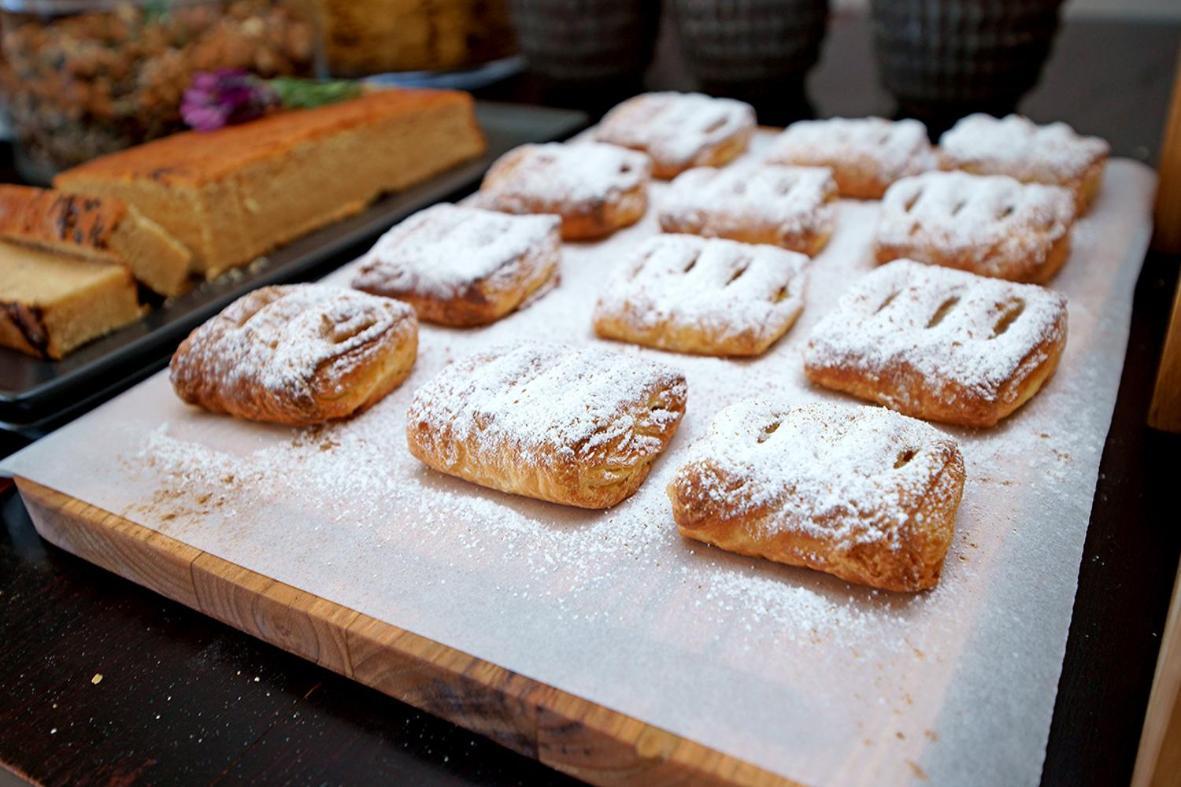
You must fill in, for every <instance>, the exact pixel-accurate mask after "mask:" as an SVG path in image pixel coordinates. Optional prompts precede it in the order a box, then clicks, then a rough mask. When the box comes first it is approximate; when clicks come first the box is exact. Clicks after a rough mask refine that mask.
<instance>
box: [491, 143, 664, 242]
mask: <svg viewBox="0 0 1181 787" xmlns="http://www.w3.org/2000/svg"><path fill="white" fill-rule="evenodd" d="M651 173H652V165H651V162H650V160H649V159H648V157H647V156H645V155H644V154H642V153H637V152H636V151H633V150H626V149H624V148H619V147H615V146H614V145H602V144H598V143H583V144H573V145H562V144H558V143H551V144H546V145H522V146H520V147H518V148H515V149H513V150H510V151H509V152H508V153H505V154H504V155H503V156H501V157H500V158H499V159H497V160H496V163H494V164H493V165H492V167H491V169H489V170H488V173H487V174H486V175H485V176H484V182H483V184H482V185H481V187H480V192H479V194H477V195H476V197H475V198H474V204H475V205H476V206H477V207H481V208H487V209H489V210H498V211H501V212H503V213H526V214H527V213H551V214H555V215H558V216H561V218H562V239H563V240H596V239H599V238H603V237H606V236H608V235H610V234H612V233H613V232H615V231H616V230H619V229H622V228H623V227H629V226H631V225H632V224H635V223H636V222H637V221H639V220H640V219H641V218H643V216H644V213H645V212H646V211H647V210H648V183H649V181H650V179H651Z"/></svg>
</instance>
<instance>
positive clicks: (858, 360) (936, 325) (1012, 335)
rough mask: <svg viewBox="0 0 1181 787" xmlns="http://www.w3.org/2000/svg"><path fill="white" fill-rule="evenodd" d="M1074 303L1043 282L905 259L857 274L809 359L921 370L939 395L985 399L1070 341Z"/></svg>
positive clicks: (874, 370)
mask: <svg viewBox="0 0 1181 787" xmlns="http://www.w3.org/2000/svg"><path fill="white" fill-rule="evenodd" d="M1065 310H1066V299H1065V298H1064V297H1063V296H1061V295H1059V294H1058V293H1055V292H1053V291H1051V290H1048V289H1046V288H1044V287H1037V286H1034V285H1030V284H1014V283H1012V282H1006V281H1000V280H998V279H989V278H985V277H982V276H976V275H975V274H971V273H966V272H964V271H957V270H952V269H950V268H940V267H936V266H932V265H924V264H922V263H919V262H914V261H912V260H897V261H895V262H891V263H888V264H886V265H883V266H881V267H880V268H878V269H877V270H875V271H873V272H872V273H869V274H866V275H865V276H862V277H861V278H860V279H858V280H857V281H856V282H854V283H853V285H852V286H851V287H850V288H849V290H848V291H847V292H846V293H845V295H843V296H842V297H841V300H840V303H839V304H838V305H837V307H836V308H835V309H834V310H833V311H831V312H829V313H828V315H827V316H826V317H825V318H824V319H823V320H821V322H820V323H819V324H818V325H817V326H816V329H815V330H814V331H813V332H812V334H811V335H810V336H809V338H808V349H807V352H806V355H805V361H806V363H807V364H809V365H814V366H817V367H825V368H849V369H855V370H857V371H859V372H861V373H868V374H874V375H883V376H884V375H888V374H890V373H892V372H895V371H896V370H898V369H899V368H909V369H913V370H914V371H915V372H917V373H918V374H920V375H922V376H923V377H924V378H925V379H926V380H928V381H929V383H930V387H931V388H932V389H933V390H934V391H938V390H939V389H940V388H941V386H942V385H943V384H944V383H948V382H950V383H953V384H955V385H957V386H960V387H962V388H963V389H965V390H968V391H971V392H972V393H973V394H974V395H975V396H977V397H979V398H981V399H983V400H985V401H995V400H996V399H997V397H998V394H999V392H1000V389H1001V387H1002V386H1003V385H1005V384H1006V383H1008V382H1010V381H1012V380H1013V379H1014V377H1016V376H1017V375H1018V374H1020V373H1022V372H1023V371H1024V372H1025V373H1028V371H1029V370H1030V369H1031V368H1032V367H1033V365H1034V364H1035V361H1040V360H1044V358H1036V357H1035V358H1032V359H1031V358H1030V354H1031V353H1033V352H1034V351H1035V350H1036V349H1037V348H1038V346H1039V345H1042V344H1046V343H1053V342H1055V341H1057V340H1059V339H1061V338H1062V333H1061V331H1062V330H1063V328H1062V315H1063V312H1064V311H1065Z"/></svg>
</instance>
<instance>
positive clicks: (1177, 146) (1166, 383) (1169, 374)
mask: <svg viewBox="0 0 1181 787" xmlns="http://www.w3.org/2000/svg"><path fill="white" fill-rule="evenodd" d="M1176 71H1177V76H1176V78H1175V79H1174V80H1173V98H1172V101H1171V102H1170V106H1169V120H1168V123H1167V124H1166V126H1165V134H1164V137H1163V139H1162V142H1161V154H1160V169H1159V174H1160V181H1159V183H1158V184H1157V191H1156V207H1155V209H1154V211H1153V222H1154V225H1155V232H1154V234H1153V239H1152V245H1153V248H1154V249H1156V250H1157V251H1162V252H1164V253H1166V254H1181V53H1179V54H1178V58H1177V70H1176ZM1148 425H1149V426H1151V427H1152V428H1153V429H1160V430H1162V431H1166V432H1181V286H1179V288H1178V293H1177V297H1176V298H1175V299H1174V301H1173V315H1172V317H1171V318H1170V319H1169V329H1168V333H1167V334H1166V335H1165V349H1164V352H1163V353H1162V354H1161V362H1160V369H1159V371H1158V372H1157V376H1156V388H1155V390H1154V391H1153V394H1152V406H1151V407H1149V408H1148Z"/></svg>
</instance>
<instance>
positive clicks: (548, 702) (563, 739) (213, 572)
mask: <svg viewBox="0 0 1181 787" xmlns="http://www.w3.org/2000/svg"><path fill="white" fill-rule="evenodd" d="M16 484H17V488H18V490H19V491H20V494H21V498H22V499H23V500H24V503H25V506H26V507H27V508H28V511H29V514H30V517H31V518H32V520H33V523H34V525H35V526H36V528H37V532H38V533H40V534H41V536H42V537H43V538H45V539H46V540H48V541H50V542H51V543H53V544H55V545H57V546H59V547H61V548H62V549H64V550H66V551H67V552H71V553H73V554H75V555H77V556H79V557H81V558H83V559H85V560H88V561H90V562H92V563H95V564H97V565H99V566H102V567H103V568H106V569H107V570H109V571H113V572H114V573H116V574H119V575H121V576H123V577H125V578H127V579H130V580H132V581H133V582H136V583H138V584H141V585H144V586H145V587H148V588H150V589H152V590H154V591H156V592H158V593H160V594H161V595H164V596H167V597H168V598H171V599H174V600H176V601H179V602H181V603H183V604H185V605H187V606H190V607H192V608H194V609H196V610H198V611H200V612H203V613H205V614H207V615H209V616H211V617H213V618H216V619H218V620H220V621H222V622H224V623H227V624H228V625H231V626H233V627H235V628H238V629H240V630H242V631H245V632H246V633H248V634H251V635H253V636H256V637H258V638H259V639H262V640H265V641H267V642H270V643H272V644H274V645H277V646H278V647H280V648H283V649H284V650H287V651H290V652H292V653H295V654H297V655H299V656H301V657H303V658H306V659H308V660H311V661H315V662H316V663H318V664H321V665H322V666H324V667H327V668H328V669H331V670H333V671H335V672H339V673H341V674H343V675H345V676H347V677H350V678H353V679H354V680H357V681H358V682H360V683H363V684H365V685H367V686H370V687H372V688H375V689H377V690H378V691H381V692H383V693H385V694H388V695H390V696H392V697H395V698H397V699H399V700H402V701H403V702H406V703H408V704H410V705H413V706H415V707H418V708H421V709H422V710H425V711H427V712H428V713H432V714H434V715H436V716H440V717H442V718H445V719H447V720H448V721H451V722H453V723H455V724H458V725H460V726H463V727H466V728H468V729H470V730H473V731H475V732H478V733H480V734H482V735H485V736H487V737H489V738H491V739H492V740H494V741H496V742H498V743H500V744H501V745H503V746H505V747H507V748H509V749H513V750H515V751H518V752H521V753H523V754H526V755H528V756H530V757H534V758H536V759H538V760H540V761H541V762H543V763H545V764H546V765H549V766H551V767H553V768H556V769H558V770H560V771H563V772H565V773H568V774H571V775H573V776H576V777H578V778H580V779H583V780H585V781H588V782H591V783H593V784H629V783H643V784H645V785H672V784H683V783H686V782H691V783H695V784H696V783H704V784H734V785H752V786H754V787H763V786H764V785H791V784H794V782H791V781H790V780H788V779H785V778H783V777H780V776H777V775H775V774H772V773H770V772H768V771H765V770H762V769H760V768H757V767H755V766H753V765H750V764H748V763H745V762H742V761H741V760H737V759H735V758H733V757H729V756H727V755H724V754H722V753H720V752H717V751H715V750H712V749H710V748H708V747H706V746H703V745H701V744H699V743H696V742H694V741H690V740H687V739H685V738H682V737H680V736H677V735H674V734H672V733H670V732H667V731H665V730H662V729H659V728H656V727H652V726H650V725H648V724H645V723H644V722H642V721H640V720H638V719H635V718H632V717H630V716H626V715H624V714H622V713H618V712H616V711H613V710H610V709H609V708H605V707H603V706H600V705H596V704H594V703H592V702H589V701H587V700H585V699H582V698H581V697H577V696H574V695H572V694H569V693H567V692H564V691H561V690H559V689H556V688H553V687H551V686H547V685H545V684H543V683H540V682H538V681H535V680H532V679H530V678H527V677H525V676H523V675H519V674H516V673H514V672H512V671H511V670H507V669H504V668H503V667H500V666H497V665H495V664H492V663H489V662H486V661H482V660H480V659H477V658H475V657H473V656H471V655H469V654H466V653H463V652H461V651H458V650H455V649H453V648H450V647H448V646H446V645H443V644H441V643H439V642H435V641H433V640H429V639H427V638H425V637H420V636H418V635H417V634H414V633H413V632H409V631H405V630H403V629H400V628H398V627H397V626H395V625H392V624H390V623H388V622H385V621H381V620H378V619H376V618H373V617H370V616H368V615H364V614H361V613H359V612H357V611H355V610H351V609H348V608H346V607H343V606H340V605H338V604H334V603H332V602H330V601H327V600H325V599H321V598H318V597H315V596H312V595H310V594H308V593H305V592H303V591H301V590H299V589H298V588H294V587H291V586H289V585H285V584H283V583H281V582H277V581H275V580H273V579H270V578H268V577H264V576H262V575H261V574H258V573H255V572H253V571H250V570H248V569H245V568H243V567H241V566H237V565H235V564H232V563H229V562H227V561H224V560H222V559H220V558H218V557H215V556H213V555H210V554H208V553H206V552H202V551H200V550H198V549H195V548H193V547H190V546H188V545H186V544H183V543H181V542H179V541H177V540H175V539H172V538H169V537H168V536H165V535H162V534H160V533H157V532H155V531H153V530H150V529H148V528H145V527H142V526H140V525H137V524H135V523H133V522H130V521H128V520H126V519H123V518H122V517H119V516H116V515H115V514H111V513H109V512H107V511H103V510H102V509H99V508H96V507H94V506H91V505H88V504H86V503H84V502H81V501H79V500H76V499H74V498H71V497H69V496H67V495H63V494H61V493H60V492H57V491H55V490H53V489H50V488H48V487H45V486H42V485H40V484H37V483H34V482H32V481H28V480H26V479H23V478H18V479H17V480H16Z"/></svg>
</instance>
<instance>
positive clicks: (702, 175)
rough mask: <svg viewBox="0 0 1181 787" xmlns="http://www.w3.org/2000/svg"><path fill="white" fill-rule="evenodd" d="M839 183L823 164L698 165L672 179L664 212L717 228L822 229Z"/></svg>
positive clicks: (830, 216) (820, 231)
mask: <svg viewBox="0 0 1181 787" xmlns="http://www.w3.org/2000/svg"><path fill="white" fill-rule="evenodd" d="M836 188H837V187H836V182H835V181H834V180H833V177H832V173H831V172H830V171H829V170H828V169H827V168H823V167H789V166H782V165H759V166H753V167H752V166H749V165H746V166H739V165H733V166H729V167H722V168H714V167H697V168H694V169H691V170H687V171H686V172H683V173H681V174H680V175H678V176H677V177H676V179H675V180H673V182H672V186H671V188H669V190H668V192H667V195H666V197H665V199H664V202H663V203H662V205H661V208H660V213H661V215H663V216H668V217H670V218H672V219H674V220H676V221H679V222H682V223H692V224H700V223H704V224H705V225H706V227H707V228H712V229H713V230H714V231H715V232H717V231H718V230H725V231H729V232H733V231H736V230H742V229H749V228H754V227H763V226H770V227H775V228H777V229H778V230H779V232H780V233H782V234H783V235H784V236H787V235H794V234H802V233H816V234H824V233H827V232H828V231H829V230H830V228H831V225H832V221H833V219H834V218H835V216H836V211H835V208H834V207H833V206H832V205H831V204H829V200H830V199H831V198H832V197H835V196H836ZM719 234H724V233H719Z"/></svg>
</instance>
